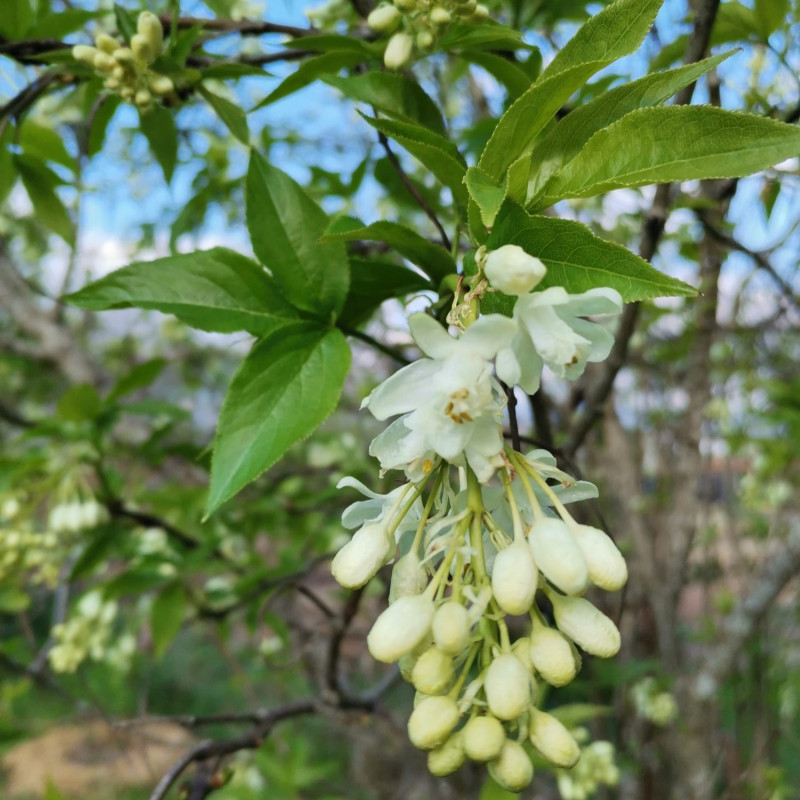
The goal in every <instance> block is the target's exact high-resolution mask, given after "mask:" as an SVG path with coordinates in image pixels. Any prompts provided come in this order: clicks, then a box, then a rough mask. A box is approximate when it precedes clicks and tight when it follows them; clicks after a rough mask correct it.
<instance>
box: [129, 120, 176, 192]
mask: <svg viewBox="0 0 800 800" xmlns="http://www.w3.org/2000/svg"><path fill="white" fill-rule="evenodd" d="M139 127H140V129H141V131H142V133H143V134H144V135H145V137H146V138H147V141H148V142H149V143H150V149H151V150H152V151H153V155H154V156H155V157H156V161H158V163H159V165H160V166H161V170H162V171H163V173H164V180H165V181H166V182H167V183H169V182H170V181H171V180H172V173H173V172H174V170H175V164H177V163H178V131H177V130H176V129H175V120H173V119H172V114H170V112H169V111H168V110H167V109H166V108H164V107H163V106H156V107H155V108H153V109H151V110H150V111H147V112H142V113H141V114H140V115H139Z"/></svg>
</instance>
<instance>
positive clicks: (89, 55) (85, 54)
mask: <svg viewBox="0 0 800 800" xmlns="http://www.w3.org/2000/svg"><path fill="white" fill-rule="evenodd" d="M97 54H98V50H97V48H96V47H89V46H88V45H85V44H76V45H75V47H73V48H72V57H73V58H74V59H75V60H76V61H79V62H80V63H81V64H85V65H86V66H87V67H93V66H94V60H95V57H96V56H97Z"/></svg>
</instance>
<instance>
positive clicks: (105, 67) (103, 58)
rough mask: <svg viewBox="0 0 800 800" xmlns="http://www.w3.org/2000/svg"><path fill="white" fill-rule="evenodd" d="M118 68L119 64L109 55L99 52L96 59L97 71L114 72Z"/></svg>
mask: <svg viewBox="0 0 800 800" xmlns="http://www.w3.org/2000/svg"><path fill="white" fill-rule="evenodd" d="M116 66H117V62H116V61H114V59H113V58H112V57H111V56H110V55H109V54H108V53H103V52H101V51H99V50H98V51H97V53H96V54H95V57H94V68H95V69H98V70H100V72H112V71H113V70H114V67H116Z"/></svg>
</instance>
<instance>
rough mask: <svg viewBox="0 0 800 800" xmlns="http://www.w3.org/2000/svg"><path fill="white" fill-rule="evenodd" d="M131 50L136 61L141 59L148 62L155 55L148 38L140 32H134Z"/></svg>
mask: <svg viewBox="0 0 800 800" xmlns="http://www.w3.org/2000/svg"><path fill="white" fill-rule="evenodd" d="M131 50H132V51H133V55H134V57H135V58H136V60H137V61H143V62H144V63H145V64H149V63H150V62H151V61H153V60H154V59H155V57H156V53H155V51H154V50H153V47H152V44H151V42H150V39H149V38H148V37H147V36H144V35H143V34H141V33H137V34H135V35H134V36H133V37H132V38H131Z"/></svg>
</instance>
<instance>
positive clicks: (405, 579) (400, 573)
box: [389, 550, 428, 604]
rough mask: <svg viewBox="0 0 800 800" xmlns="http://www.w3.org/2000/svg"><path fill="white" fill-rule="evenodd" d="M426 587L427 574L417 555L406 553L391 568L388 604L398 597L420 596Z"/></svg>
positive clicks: (411, 552) (412, 551) (415, 553)
mask: <svg viewBox="0 0 800 800" xmlns="http://www.w3.org/2000/svg"><path fill="white" fill-rule="evenodd" d="M427 585H428V573H427V572H425V569H424V567H423V566H422V563H421V562H420V560H419V555H418V554H417V552H416V551H415V550H411V551H409V552H408V553H406V554H405V555H404V556H403V557H402V558H400V559H398V560H397V563H396V564H395V565H394V567H392V582H391V584H390V586H389V603H390V604H391V603H393V602H394V601H395V600H397V598H398V597H405V596H406V595H409V594H422V592H424V591H425V587H426V586H427Z"/></svg>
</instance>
